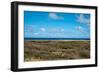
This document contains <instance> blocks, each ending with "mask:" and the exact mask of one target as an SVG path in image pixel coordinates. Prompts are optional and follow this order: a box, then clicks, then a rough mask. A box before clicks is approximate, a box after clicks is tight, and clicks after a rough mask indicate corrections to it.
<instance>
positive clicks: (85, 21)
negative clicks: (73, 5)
mask: <svg viewBox="0 0 100 73" xmlns="http://www.w3.org/2000/svg"><path fill="white" fill-rule="evenodd" d="M76 21H77V22H79V23H82V24H88V25H89V24H90V19H89V18H86V17H85V15H84V14H80V15H79V16H77V20H76Z"/></svg>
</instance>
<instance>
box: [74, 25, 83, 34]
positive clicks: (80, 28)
mask: <svg viewBox="0 0 100 73" xmlns="http://www.w3.org/2000/svg"><path fill="white" fill-rule="evenodd" d="M76 29H77V30H78V31H80V32H82V33H83V32H85V31H84V29H83V27H81V26H77V27H76Z"/></svg>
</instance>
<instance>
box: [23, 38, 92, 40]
mask: <svg viewBox="0 0 100 73" xmlns="http://www.w3.org/2000/svg"><path fill="white" fill-rule="evenodd" d="M24 40H90V38H24Z"/></svg>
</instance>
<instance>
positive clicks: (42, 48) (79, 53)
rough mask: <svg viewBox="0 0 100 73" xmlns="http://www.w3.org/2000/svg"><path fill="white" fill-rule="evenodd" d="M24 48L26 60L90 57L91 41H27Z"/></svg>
mask: <svg viewBox="0 0 100 73" xmlns="http://www.w3.org/2000/svg"><path fill="white" fill-rule="evenodd" d="M24 48H25V49H24V61H40V60H41V61H42V60H64V59H66V60H67V59H87V58H90V41H25V42H24Z"/></svg>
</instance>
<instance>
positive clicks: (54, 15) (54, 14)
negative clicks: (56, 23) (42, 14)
mask: <svg viewBox="0 0 100 73" xmlns="http://www.w3.org/2000/svg"><path fill="white" fill-rule="evenodd" d="M49 17H50V18H51V19H54V20H60V19H64V18H63V17H62V16H59V15H57V13H49Z"/></svg>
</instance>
